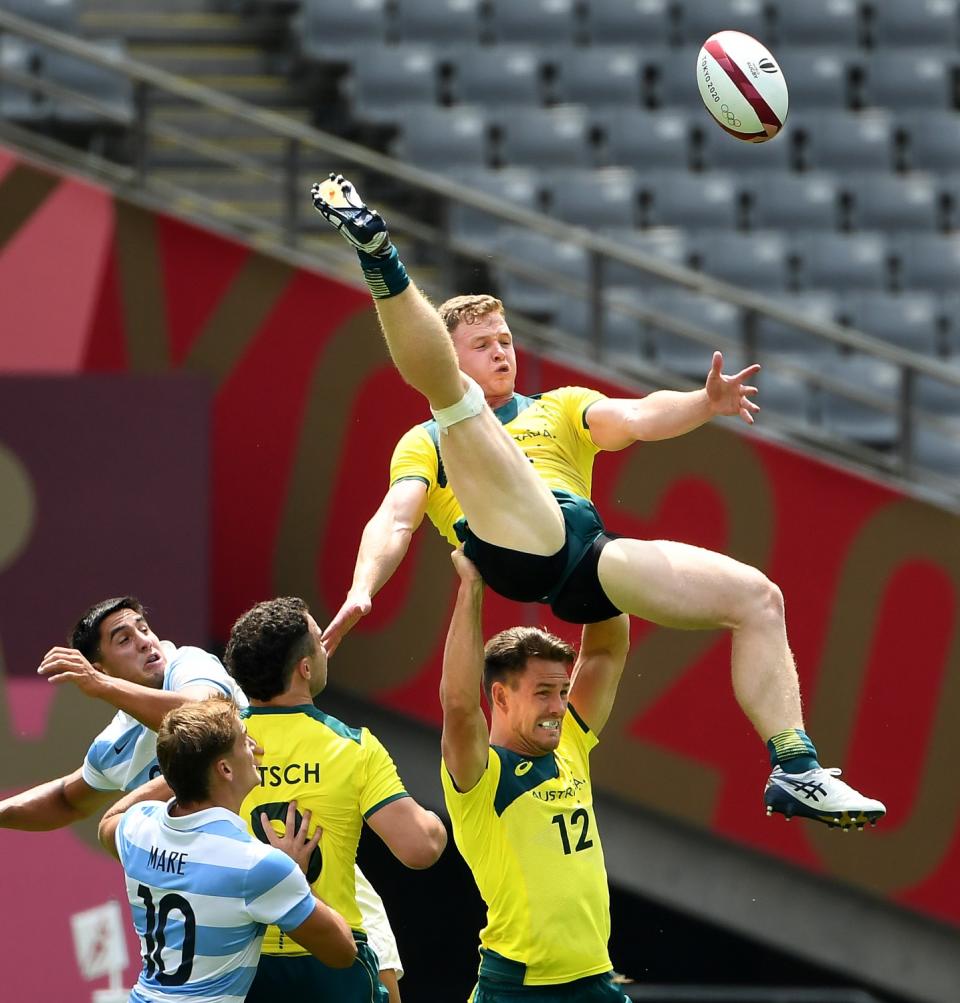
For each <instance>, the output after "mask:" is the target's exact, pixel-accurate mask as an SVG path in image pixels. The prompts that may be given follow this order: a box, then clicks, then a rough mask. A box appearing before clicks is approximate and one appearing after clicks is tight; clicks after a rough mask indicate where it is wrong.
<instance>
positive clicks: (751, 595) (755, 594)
mask: <svg viewBox="0 0 960 1003" xmlns="http://www.w3.org/2000/svg"><path fill="white" fill-rule="evenodd" d="M741 598H742V602H743V610H742V613H741V616H740V617H739V619H740V621H741V624H742V623H746V622H749V623H752V624H756V623H764V622H767V623H782V622H783V619H784V606H783V593H782V592H781V591H780V588H779V586H778V585H777V584H776V583H775V582H772V581H771V580H770V579H769V578H767V576H766V575H765V574H764V573H763V572H762V571H758V570H757V569H756V568H751V569H750V572H749V574H748V575H747V577H746V582H745V586H744V589H743V593H742V596H741Z"/></svg>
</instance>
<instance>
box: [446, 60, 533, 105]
mask: <svg viewBox="0 0 960 1003" xmlns="http://www.w3.org/2000/svg"><path fill="white" fill-rule="evenodd" d="M450 67H451V70H452V83H451V87H452V91H453V94H454V97H455V99H456V100H457V101H462V102H465V103H467V104H483V105H486V106H487V107H490V108H503V107H504V106H512V105H519V106H524V105H526V106H529V107H537V106H539V105H541V104H543V91H542V87H541V66H540V54H539V51H538V50H537V49H536V48H530V47H529V46H527V47H521V46H502V45H501V46H497V47H496V48H495V49H493V50H491V49H490V47H489V46H483V47H480V46H476V47H463V46H460V47H456V48H454V50H453V52H452V54H451V57H450Z"/></svg>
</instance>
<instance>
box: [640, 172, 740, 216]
mask: <svg viewBox="0 0 960 1003" xmlns="http://www.w3.org/2000/svg"><path fill="white" fill-rule="evenodd" d="M640 192H641V200H642V204H643V207H644V221H645V223H646V224H647V225H648V226H681V227H691V228H693V229H705V228H707V227H719V228H722V229H728V230H733V229H736V228H737V226H738V225H739V219H740V210H741V199H740V194H739V190H738V188H737V184H736V181H735V179H734V177H733V176H732V175H730V174H722V173H719V172H716V171H715V172H713V173H712V174H708V175H703V176H701V175H696V174H679V175H678V174H675V173H667V172H658V173H653V172H650V173H647V174H644V175H643V177H642V179H641V181H640Z"/></svg>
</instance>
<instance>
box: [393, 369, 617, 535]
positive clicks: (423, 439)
mask: <svg viewBox="0 0 960 1003" xmlns="http://www.w3.org/2000/svg"><path fill="white" fill-rule="evenodd" d="M603 397H604V395H603V394H601V393H600V392H599V391H597V390H587V389H585V388H584V387H560V389H559V390H551V391H550V392H549V393H545V394H539V395H537V396H535V397H522V396H521V395H520V394H514V395H513V397H512V399H511V400H509V401H507V403H506V404H503V405H501V406H500V407H498V408H497V409H496V410H495V411H494V412H493V413H494V414H495V415H496V416H497V418H499V419H500V422H501V424H502V425H503V426H504V428H505V429H506V430H507V431H508V432H509V433H510V436H511V437H512V438H513V441H514V442H516V444H517V445H518V446H519V447H520V449H521V450H522V451H523V453H524V455H525V456H526V457H527V459H529V460H530V462H531V463H532V464H533V468H534V470H536V472H537V473H538V474H539V475H540V476H541V477H542V478H543V480H544V481H545V482H546V483H547V486H548V487H550V488H552V489H555V490H559V491H569V492H570V493H571V494H575V495H579V496H580V497H581V498H587V499H589V497H590V490H591V485H592V480H593V461H594V458H595V457H596V455H597V453H598V452H599V448H598V447H597V446H596V445H595V444H594V442H593V439H592V438H591V437H590V428H589V426H588V424H587V409H588V408H589V407H590V405H591V404H595V403H596V402H597V401H598V400H603ZM411 478H413V479H416V480H421V481H423V483H424V484H426V486H427V516H428V517H429V519H430V521H431V522H432V523H433V524H434V526H436V527H437V529H438V530H439V531H440V534H441V535H442V536H445V537H446V538H447V540H449V541H450V543H451V544H452V545H453V546H454V547H459V546H460V541H459V539H458V538H457V534H456V533H455V532H454V529H453V526H454V523H456V522H457V520H458V519H461V518H462V517H463V511H462V510H461V508H460V503H459V502H458V501H457V499H456V496H455V495H454V493H453V491H451V490H450V488H449V487H448V486H447V478H446V474H445V473H444V470H443V464H442V463H441V461H440V447H439V439H438V433H437V423H436V422H435V421H427V422H424V423H423V424H422V425H416V426H414V427H413V428H411V429H410V430H409V431H408V432H407V433H406V434H405V435H404V436H403V438H401V439H400V441H399V442H398V443H397V446H396V448H395V449H394V451H393V459H392V460H391V461H390V484H391V486H392V485H394V484H396V483H397V481H402V480H408V479H411Z"/></svg>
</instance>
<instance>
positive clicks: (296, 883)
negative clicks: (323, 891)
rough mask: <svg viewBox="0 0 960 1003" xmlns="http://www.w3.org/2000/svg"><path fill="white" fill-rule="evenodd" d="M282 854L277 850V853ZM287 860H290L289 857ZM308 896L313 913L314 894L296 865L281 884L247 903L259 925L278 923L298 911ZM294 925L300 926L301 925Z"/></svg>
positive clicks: (249, 910)
mask: <svg viewBox="0 0 960 1003" xmlns="http://www.w3.org/2000/svg"><path fill="white" fill-rule="evenodd" d="M280 852H281V851H280V850H277V853H280ZM283 856H286V854H283ZM287 859H288V860H290V858H289V857H287ZM290 863H291V864H293V861H292V860H290ZM307 896H309V898H310V902H311V911H312V910H313V893H312V892H311V891H310V886H309V885H308V884H307V879H306V878H305V877H304V876H303V872H302V871H301V870H300V868H299V867H297V865H296V864H293V870H291V871H290V872H289V873H288V874H287V876H286V877H285V878H284V879H283V880H282V881H281V882H280V883H279V884H276V885H274V886H273V887H272V888H269V889H268V890H267V891H266V892H264V893H263V894H262V895H260V896H258V897H257V898H255V899H254V900H253V901H251V902H247V911H248V912H249V913H250V915H251V916H252V917H253V918H254V919H255V920H256V921H257V922H258V923H276V922H277V920H278V919H283V917H284V916H286V915H287V913H289V912H290V911H291V910H293V909H296V908H297V906H299V905H300V904H301V903H302V902H303V901H304V899H305V898H306V897H307ZM307 915H309V913H307ZM306 918H307V917H306V916H304V917H303V919H304V920H305V919H306ZM301 922H303V920H301ZM294 925H295V926H299V924H294Z"/></svg>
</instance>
